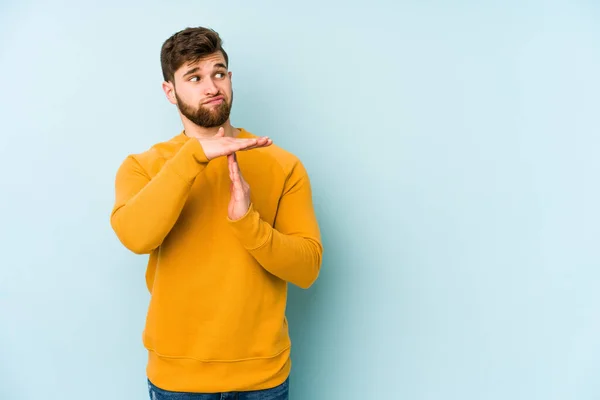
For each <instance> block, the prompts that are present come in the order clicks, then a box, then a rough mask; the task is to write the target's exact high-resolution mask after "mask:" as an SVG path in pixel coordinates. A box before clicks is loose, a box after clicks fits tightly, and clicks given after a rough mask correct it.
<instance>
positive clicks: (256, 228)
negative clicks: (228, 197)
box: [227, 203, 273, 250]
mask: <svg viewBox="0 0 600 400" xmlns="http://www.w3.org/2000/svg"><path fill="white" fill-rule="evenodd" d="M227 221H228V222H229V226H231V228H232V229H233V233H234V234H235V236H236V237H237V238H238V239H239V241H240V242H241V244H242V245H243V246H244V248H245V249H246V250H256V249H258V248H260V247H262V246H263V245H264V244H265V243H267V241H268V240H269V238H270V235H271V234H272V233H273V231H272V229H269V228H270V227H269V225H268V224H267V223H265V222H264V221H263V220H261V218H260V214H259V213H258V211H256V210H255V208H254V205H253V204H252V203H250V207H248V211H247V212H246V214H245V215H244V216H243V217H242V218H240V219H236V220H232V219H230V218H227Z"/></svg>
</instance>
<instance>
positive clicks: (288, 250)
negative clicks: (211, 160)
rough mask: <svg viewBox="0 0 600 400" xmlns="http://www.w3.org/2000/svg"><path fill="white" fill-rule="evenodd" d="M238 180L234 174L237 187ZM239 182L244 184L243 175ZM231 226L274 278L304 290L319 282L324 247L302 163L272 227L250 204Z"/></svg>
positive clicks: (291, 179)
mask: <svg viewBox="0 0 600 400" xmlns="http://www.w3.org/2000/svg"><path fill="white" fill-rule="evenodd" d="M232 163H233V165H234V167H235V168H236V169H237V164H236V163H235V162H233V161H232ZM238 171H239V169H238ZM236 179H237V177H236V176H235V174H234V178H233V180H234V185H235V180H236ZM240 179H241V181H242V182H243V178H241V175H240ZM243 183H245V182H243ZM229 223H230V225H231V227H232V229H233V231H234V233H235V235H236V236H237V238H238V239H239V240H240V242H241V243H242V244H243V246H244V247H245V248H246V249H247V250H248V251H249V252H250V254H252V256H253V257H254V258H255V259H256V260H257V261H258V262H259V263H260V264H261V265H262V266H263V268H265V269H266V270H267V271H269V272H270V273H272V274H273V275H275V276H277V277H279V278H281V279H283V280H285V281H288V282H291V283H293V284H295V285H297V286H299V287H301V288H303V289H307V288H309V287H310V286H311V285H312V284H313V283H314V281H315V280H316V279H317V277H318V275H319V271H320V268H321V261H322V255H323V246H322V244H321V237H320V231H319V226H318V223H317V219H316V216H315V213H314V209H313V204H312V192H311V186H310V181H309V178H308V174H307V173H306V170H305V169H304V167H303V166H302V164H301V163H300V162H298V164H297V165H296V167H295V168H294V171H293V173H292V175H291V176H290V177H289V179H288V182H287V184H286V188H285V192H284V194H283V196H282V198H281V200H280V203H279V209H278V212H277V217H276V221H275V224H274V226H273V227H272V226H271V225H269V224H268V223H267V222H265V221H263V220H262V219H261V218H260V215H259V214H258V212H257V211H256V209H255V208H254V207H253V205H252V204H251V203H250V204H249V206H248V209H247V212H246V213H245V214H244V215H243V216H242V217H241V218H239V219H235V220H233V219H231V217H230V218H229Z"/></svg>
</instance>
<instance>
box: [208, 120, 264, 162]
mask: <svg viewBox="0 0 600 400" xmlns="http://www.w3.org/2000/svg"><path fill="white" fill-rule="evenodd" d="M198 141H199V142H200V145H202V149H203V150H204V154H205V155H206V158H208V159H209V160H212V159H213V158H217V157H221V156H228V155H230V154H233V153H234V152H236V151H242V150H250V149H255V148H257V147H266V146H270V145H271V144H273V141H272V140H271V139H269V138H268V137H266V136H263V137H259V138H253V139H240V138H232V137H225V130H224V129H223V127H221V128H219V130H218V131H217V134H216V135H215V136H213V137H210V138H205V139H198Z"/></svg>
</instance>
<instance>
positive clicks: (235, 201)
mask: <svg viewBox="0 0 600 400" xmlns="http://www.w3.org/2000/svg"><path fill="white" fill-rule="evenodd" d="M227 162H228V163H229V178H230V179H231V185H230V192H231V198H230V200H229V207H228V214H229V219H231V220H234V221H235V220H237V219H240V218H242V217H243V216H244V215H246V213H247V212H248V208H249V207H250V185H248V183H247V182H246V181H245V180H244V177H243V176H242V172H241V171H240V166H239V164H238V163H237V158H236V155H235V153H233V154H229V155H228V156H227Z"/></svg>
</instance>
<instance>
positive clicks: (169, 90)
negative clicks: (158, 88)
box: [162, 82, 177, 104]
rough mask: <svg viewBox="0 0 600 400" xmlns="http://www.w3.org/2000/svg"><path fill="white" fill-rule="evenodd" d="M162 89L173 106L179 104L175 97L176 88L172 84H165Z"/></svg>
mask: <svg viewBox="0 0 600 400" xmlns="http://www.w3.org/2000/svg"><path fill="white" fill-rule="evenodd" d="M162 89H163V92H165V95H166V96H167V100H169V102H170V103H171V104H177V98H176V97H175V86H174V85H173V84H172V83H171V82H163V83H162Z"/></svg>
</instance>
